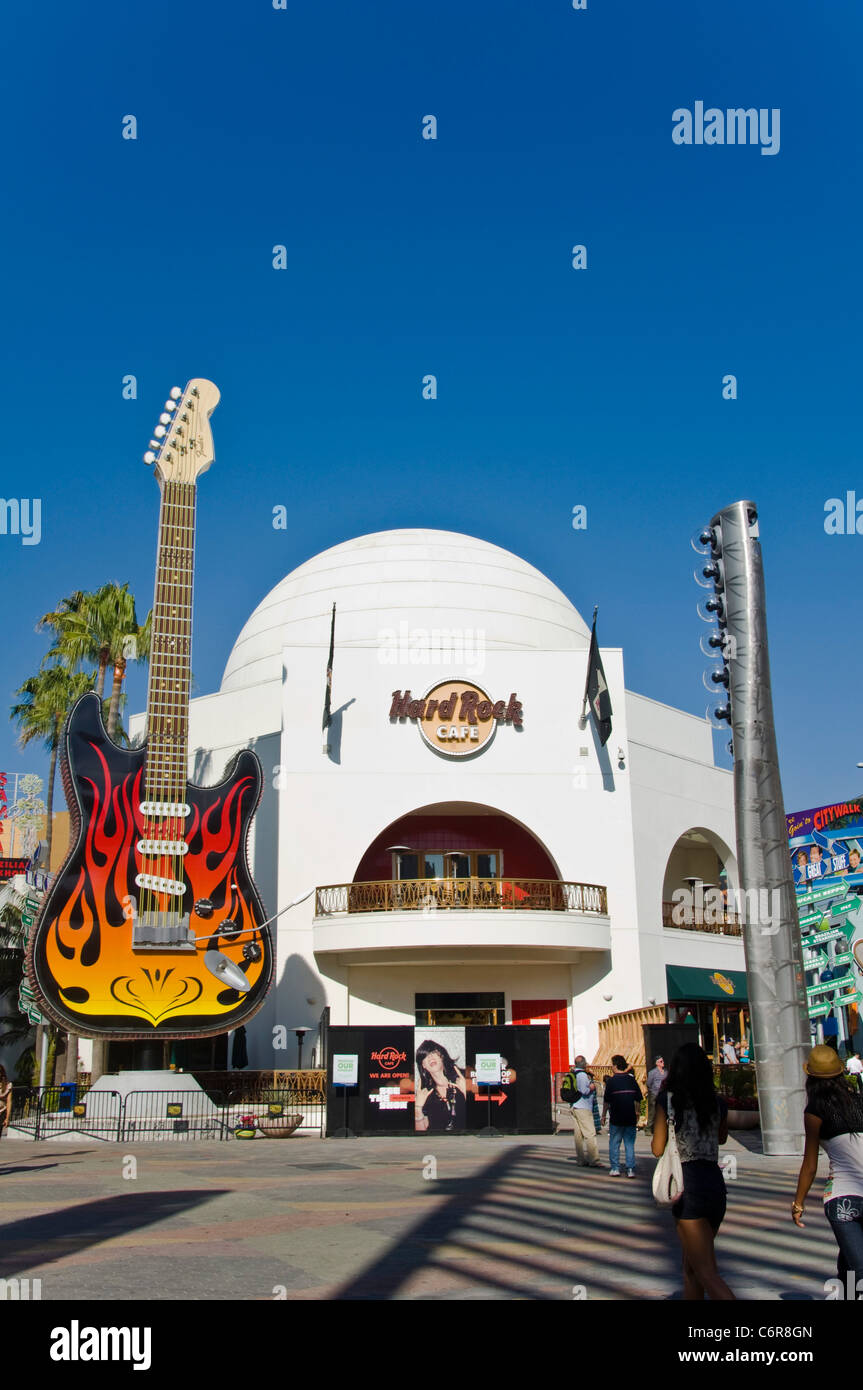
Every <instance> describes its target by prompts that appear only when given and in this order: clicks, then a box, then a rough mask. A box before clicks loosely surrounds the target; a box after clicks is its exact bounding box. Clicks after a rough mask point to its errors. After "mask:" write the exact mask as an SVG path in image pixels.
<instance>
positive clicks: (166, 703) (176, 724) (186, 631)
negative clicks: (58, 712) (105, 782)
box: [144, 482, 196, 803]
mask: <svg viewBox="0 0 863 1390" xmlns="http://www.w3.org/2000/svg"><path fill="white" fill-rule="evenodd" d="M195 493H196V484H195V483H177V482H166V483H164V484H163V486H162V505H161V510H160V513H159V546H158V551H157V555H156V593H155V598H154V600H153V627H152V636H151V643H150V679H149V688H148V692H147V765H146V771H145V774H144V785H145V789H146V799H147V800H148V801H159V802H174V803H179V802H182V801H183V800H184V797H185V792H186V766H187V743H188V727H189V683H190V678H191V653H192V581H193V571H194V549H195Z"/></svg>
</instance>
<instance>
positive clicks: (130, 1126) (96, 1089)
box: [85, 1071, 225, 1142]
mask: <svg viewBox="0 0 863 1390" xmlns="http://www.w3.org/2000/svg"><path fill="white" fill-rule="evenodd" d="M85 1100H86V1102H87V1107H88V1111H90V1112H92V1111H94V1110H96V1111H98V1108H99V1107H101V1106H104V1107H106V1108H107V1109H108V1110H111V1111H113V1110H116V1112H117V1114H118V1118H119V1113H120V1111H121V1110H122V1115H123V1130H124V1137H125V1140H126V1141H127V1142H128V1141H131V1140H133V1139H134V1138H135V1135H136V1132H138V1133H140V1135H141V1137H142V1138H150V1139H156V1138H159V1139H162V1138H165V1139H167V1138H171V1137H173V1136H175V1135H176V1136H178V1137H179V1136H184V1137H189V1136H190V1135H198V1136H200V1137H201V1138H207V1137H210V1136H211V1135H212V1134H214V1133H215V1132H216V1131H218V1130H220V1129H221V1128H222V1126H223V1125H224V1124H225V1116H224V1114H223V1112H222V1111H221V1110H220V1108H219V1107H218V1106H217V1105H214V1104H213V1102H212V1101H211V1100H210V1097H209V1096H208V1095H207V1093H206V1091H204V1090H203V1088H202V1087H201V1086H200V1085H199V1084H198V1082H197V1081H196V1080H195V1078H194V1076H190V1075H189V1074H188V1072H182V1071H181V1072H176V1071H121V1072H117V1073H116V1074H113V1075H112V1074H111V1073H107V1074H106V1075H104V1076H100V1077H99V1079H98V1081H94V1083H93V1085H92V1086H91V1087H90V1090H89V1091H88V1092H87V1095H86V1097H85Z"/></svg>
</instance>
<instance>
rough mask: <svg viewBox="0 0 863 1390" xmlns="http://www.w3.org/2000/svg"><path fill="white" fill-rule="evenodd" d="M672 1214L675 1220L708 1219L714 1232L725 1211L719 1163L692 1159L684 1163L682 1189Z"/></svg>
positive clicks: (723, 1189) (717, 1228)
mask: <svg viewBox="0 0 863 1390" xmlns="http://www.w3.org/2000/svg"><path fill="white" fill-rule="evenodd" d="M671 1214H672V1216H673V1217H674V1219H675V1221H698V1220H703V1221H709V1222H710V1224H711V1226H712V1227H713V1234H714V1235H716V1232H717V1231H718V1230H719V1227H720V1226H721V1225H722V1218H723V1217H724V1215H725V1179H724V1178H723V1176H722V1170H721V1168H720V1167H719V1164H718V1163H713V1162H711V1161H710V1160H709V1159H695V1160H694V1161H693V1162H691V1163H684V1164H683V1193H682V1195H681V1196H680V1197H678V1199H677V1201H676V1202H675V1203H674V1205H673V1206H672V1208H671Z"/></svg>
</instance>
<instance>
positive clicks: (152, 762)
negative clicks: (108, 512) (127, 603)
mask: <svg viewBox="0 0 863 1390" xmlns="http://www.w3.org/2000/svg"><path fill="white" fill-rule="evenodd" d="M166 507H167V502H166V498H165V484H163V485H162V487H161V488H160V492H159V534H158V540H157V544H156V583H155V593H154V596H153V624H154V627H155V629H156V633H155V636H156V637H158V631H159V619H158V611H159V591H160V586H161V582H162V575H161V565H160V563H159V561H160V557H161V554H162V547H163V543H164V542H163V538H164V534H165V514H166ZM148 684H149V694H148V706H149V708H148V718H147V742H148V744H149V748H148V751H147V766H146V771H145V776H144V800H145V801H146V802H150V803H152V801H153V800H154V797H155V795H156V793H155V790H154V788H155V784H156V779H157V776H158V772H157V759H156V744H157V739H158V732H157V720H158V684H159V678H158V662H153V661H152V660H151V663H150V679H149V683H148ZM143 830H144V840H145V841H147V840H150V839H152V834H153V829H152V819H151V816H150V814H149V812H148V813H147V814H146V815H145V816H144V820H143ZM149 863H150V857H149V855H147V854H146V853H145V854H142V855H141V873H142V874H144V875H146V874H147V870H148V866H149ZM138 901H139V904H140V907H139V914H140V917H141V919H142V920H143V919H144V917H145V916H146V914H147V912H148V911H150V910H151V909H152V891H151V889H150V888H149V887H148V886H146V885H142V886H141V892H140V895H139V898H138Z"/></svg>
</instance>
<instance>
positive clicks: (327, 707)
mask: <svg viewBox="0 0 863 1390" xmlns="http://www.w3.org/2000/svg"><path fill="white" fill-rule="evenodd" d="M335 644H336V605H335V604H333V620H332V623H331V624H330V654H329V657H328V658H327V693H326V695H325V696H324V722H323V724H322V725H321V728H322V729H328V728H329V727H330V725H331V724H332V722H333V716H332V714H331V712H330V700H331V699H332V694H333V649H334V647H335Z"/></svg>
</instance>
